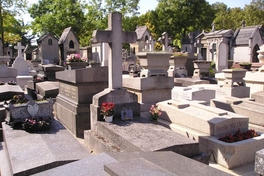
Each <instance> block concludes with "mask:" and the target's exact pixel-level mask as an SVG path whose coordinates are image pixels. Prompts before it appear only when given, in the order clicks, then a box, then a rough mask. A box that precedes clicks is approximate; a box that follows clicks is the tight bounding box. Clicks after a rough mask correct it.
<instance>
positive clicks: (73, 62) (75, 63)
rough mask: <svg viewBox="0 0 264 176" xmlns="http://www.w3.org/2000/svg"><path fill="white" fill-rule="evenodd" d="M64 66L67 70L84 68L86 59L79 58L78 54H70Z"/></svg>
mask: <svg viewBox="0 0 264 176" xmlns="http://www.w3.org/2000/svg"><path fill="white" fill-rule="evenodd" d="M66 65H67V66H68V69H69V70H74V69H78V68H85V67H86V66H87V65H88V62H87V57H81V55H80V54H70V55H68V56H67V59H66Z"/></svg>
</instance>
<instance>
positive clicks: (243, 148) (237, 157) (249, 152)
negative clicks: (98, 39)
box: [199, 134, 264, 169]
mask: <svg viewBox="0 0 264 176" xmlns="http://www.w3.org/2000/svg"><path fill="white" fill-rule="evenodd" d="M199 146H200V150H201V151H202V152H206V153H207V154H211V155H212V157H211V160H214V159H215V160H216V162H217V163H218V164H219V165H222V166H224V167H226V168H228V169H232V168H234V167H238V166H242V165H245V164H248V163H250V162H253V161H254V160H255V154H256V152H257V151H259V150H261V149H263V148H264V134H262V135H260V136H258V137H254V138H251V139H247V140H243V141H239V142H234V143H226V142H223V141H220V140H218V138H215V137H208V136H201V137H200V138H199Z"/></svg>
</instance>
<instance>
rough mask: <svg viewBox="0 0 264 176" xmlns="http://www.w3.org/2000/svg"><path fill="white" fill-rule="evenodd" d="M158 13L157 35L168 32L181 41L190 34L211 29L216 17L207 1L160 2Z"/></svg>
mask: <svg viewBox="0 0 264 176" xmlns="http://www.w3.org/2000/svg"><path fill="white" fill-rule="evenodd" d="M156 13H157V18H156V19H155V20H156V22H157V23H158V24H157V25H156V33H158V34H162V33H163V32H164V31H166V32H167V33H168V34H169V35H170V36H171V37H172V38H173V39H179V40H180V39H181V38H182V37H183V36H185V35H186V34H187V33H189V32H192V31H198V30H200V31H202V30H203V29H207V28H208V27H210V26H211V23H212V21H213V19H214V15H215V11H214V10H213V8H212V7H211V6H210V4H209V3H208V2H207V1H205V0H159V4H158V6H157V8H156Z"/></svg>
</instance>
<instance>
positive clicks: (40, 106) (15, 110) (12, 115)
mask: <svg viewBox="0 0 264 176" xmlns="http://www.w3.org/2000/svg"><path fill="white" fill-rule="evenodd" d="M4 106H5V109H6V119H5V121H6V122H7V123H9V124H12V125H14V124H16V123H21V122H23V121H24V120H25V119H26V118H30V117H33V116H34V117H36V118H38V117H50V118H53V101H52V99H49V100H48V101H40V102H35V101H29V102H28V103H25V104H15V105H13V104H8V105H4ZM32 109H33V110H32ZM32 111H33V112H34V114H32Z"/></svg>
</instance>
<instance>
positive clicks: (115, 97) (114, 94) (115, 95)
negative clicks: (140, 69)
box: [90, 88, 140, 130]
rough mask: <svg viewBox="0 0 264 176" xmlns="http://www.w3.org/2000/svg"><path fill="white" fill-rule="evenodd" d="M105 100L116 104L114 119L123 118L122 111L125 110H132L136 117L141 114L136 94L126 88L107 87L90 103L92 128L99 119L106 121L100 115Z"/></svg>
mask: <svg viewBox="0 0 264 176" xmlns="http://www.w3.org/2000/svg"><path fill="white" fill-rule="evenodd" d="M103 102H113V103H114V104H115V108H114V119H115V118H119V119H121V111H125V110H132V113H133V116H134V117H138V116H139V115H140V106H139V103H138V97H137V95H136V94H134V93H131V92H128V91H127V90H126V89H124V88H118V89H110V88H107V89H105V90H104V91H102V92H99V93H98V94H96V95H94V96H93V103H92V104H91V105H90V110H91V129H92V130H94V129H93V128H94V127H95V125H96V123H97V121H104V119H103V116H102V115H100V106H101V105H102V103H103Z"/></svg>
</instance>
